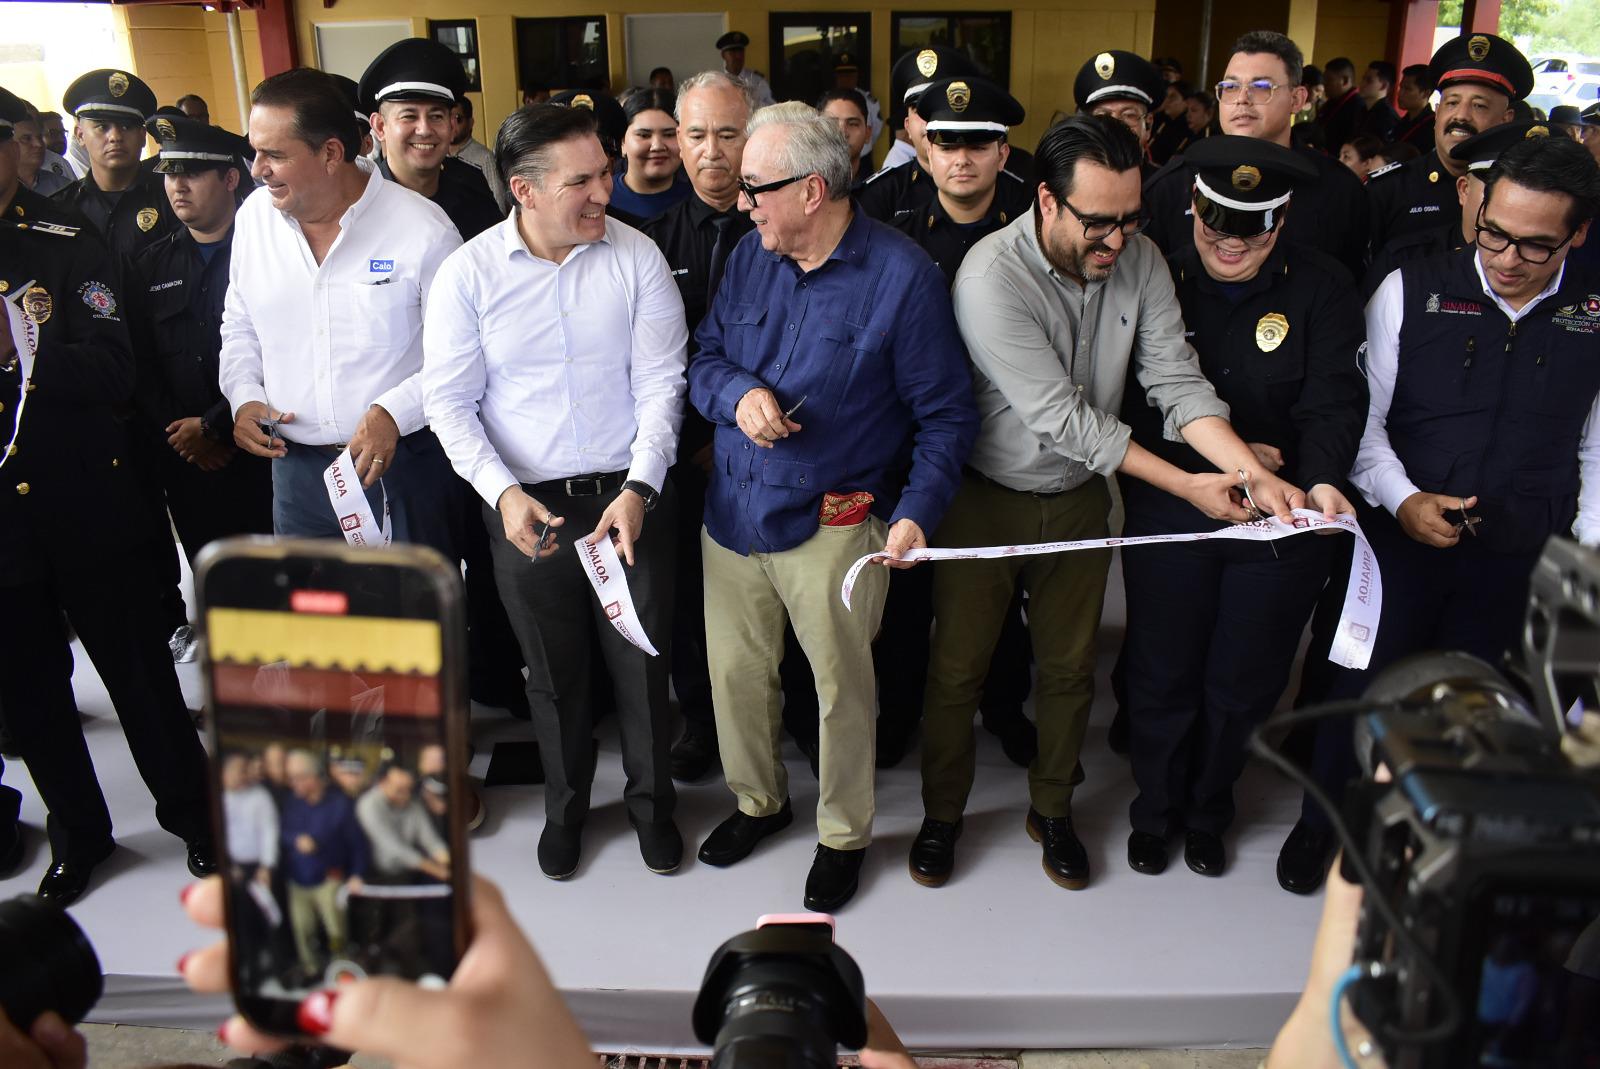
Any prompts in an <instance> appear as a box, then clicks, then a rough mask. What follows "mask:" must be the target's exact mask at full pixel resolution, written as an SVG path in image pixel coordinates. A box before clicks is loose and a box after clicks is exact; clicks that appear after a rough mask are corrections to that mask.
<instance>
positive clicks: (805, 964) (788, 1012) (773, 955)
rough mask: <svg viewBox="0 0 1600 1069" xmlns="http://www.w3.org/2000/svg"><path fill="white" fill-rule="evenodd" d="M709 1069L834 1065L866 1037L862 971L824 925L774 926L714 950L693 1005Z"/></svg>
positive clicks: (817, 1068)
mask: <svg viewBox="0 0 1600 1069" xmlns="http://www.w3.org/2000/svg"><path fill="white" fill-rule="evenodd" d="M694 1034H695V1037H696V1038H697V1039H699V1040H700V1042H702V1043H706V1044H709V1045H710V1046H711V1047H712V1049H713V1051H714V1053H713V1054H712V1058H711V1066H712V1069H834V1067H835V1066H837V1065H838V1060H839V1059H838V1048H839V1047H844V1048H846V1049H849V1050H859V1049H860V1048H861V1047H862V1046H863V1045H864V1044H865V1043H866V1041H867V992H866V987H865V984H864V983H863V981H862V979H861V970H860V968H858V967H857V966H856V963H855V961H854V960H853V959H852V958H851V957H850V955H849V954H847V953H845V952H844V951H843V950H841V949H840V948H839V947H838V946H836V945H834V942H833V929H832V928H831V927H830V926H829V925H828V924H823V923H817V924H808V923H798V924H774V925H770V926H767V927H761V928H756V929H754V930H753V931H748V932H744V933H743V934H741V935H736V936H734V937H733V938H732V939H730V940H728V941H727V942H726V943H723V944H722V946H720V947H718V948H717V952H716V953H715V954H713V955H712V956H711V962H710V964H709V965H707V966H706V975H705V980H704V981H703V982H702V983H701V985H700V994H699V996H698V997H697V998H696V999H695V1003H694Z"/></svg>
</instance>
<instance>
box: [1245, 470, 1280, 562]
mask: <svg viewBox="0 0 1600 1069" xmlns="http://www.w3.org/2000/svg"><path fill="white" fill-rule="evenodd" d="M1238 472H1239V493H1240V495H1241V496H1242V497H1243V498H1244V500H1243V501H1242V502H1241V504H1242V505H1243V507H1244V510H1245V511H1246V512H1248V513H1249V514H1250V521H1251V522H1252V523H1256V522H1259V521H1261V520H1264V519H1266V518H1267V517H1268V516H1270V515H1271V513H1269V512H1267V510H1265V509H1263V508H1262V507H1261V506H1260V505H1258V504H1256V499H1255V498H1254V497H1253V496H1251V493H1250V475H1249V473H1248V472H1246V471H1245V470H1244V469H1243V468H1239V469H1238ZM1267 546H1268V548H1270V549H1271V550H1272V555H1273V556H1274V557H1277V556H1278V547H1277V546H1276V545H1274V544H1273V543H1271V542H1268V543H1267Z"/></svg>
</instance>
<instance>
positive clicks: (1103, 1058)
mask: <svg viewBox="0 0 1600 1069" xmlns="http://www.w3.org/2000/svg"><path fill="white" fill-rule="evenodd" d="M82 1030H83V1033H84V1035H85V1036H86V1037H88V1040H89V1066H90V1069H150V1067H155V1066H172V1065H225V1064H226V1063H227V1061H228V1059H229V1058H230V1057H233V1055H232V1054H231V1053H230V1052H228V1051H225V1050H224V1049H223V1047H222V1045H221V1044H220V1043H218V1042H217V1038H216V1037H215V1036H213V1035H210V1034H208V1033H205V1032H187V1031H181V1030H179V1029H175V1028H138V1027H134V1026H132V1025H106V1024H88V1025H83V1026H82ZM1265 1054H1266V1052H1265V1051H1261V1050H1142V1051H1141V1050H1072V1051H1023V1052H1022V1055H1021V1059H1020V1060H1021V1065H1020V1067H1019V1069H1255V1067H1256V1065H1257V1064H1258V1063H1259V1062H1260V1060H1261V1058H1262V1057H1263V1056H1264V1055H1265ZM1010 1056H1011V1057H1015V1055H1014V1054H1011V1055H1010ZM354 1064H355V1066H356V1067H357V1069H384V1063H383V1062H381V1061H378V1060H376V1059H369V1058H361V1057H357V1058H356V1060H355V1063H354Z"/></svg>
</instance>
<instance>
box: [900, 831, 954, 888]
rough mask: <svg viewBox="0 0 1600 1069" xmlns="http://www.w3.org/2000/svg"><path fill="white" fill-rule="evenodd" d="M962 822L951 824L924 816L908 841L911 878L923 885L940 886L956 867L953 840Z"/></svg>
mask: <svg viewBox="0 0 1600 1069" xmlns="http://www.w3.org/2000/svg"><path fill="white" fill-rule="evenodd" d="M959 838H961V821H959V820H957V821H956V822H955V823H954V824H950V823H947V822H945V821H943V820H934V819H933V818H932V817H926V818H924V819H923V821H922V830H921V831H919V832H917V837H916V838H915V839H913V840H911V862H910V864H911V878H912V879H913V880H916V881H917V882H918V883H920V884H922V886H924V887H939V886H941V885H942V884H943V883H944V882H945V881H946V880H948V879H949V878H950V872H951V870H953V869H954V868H955V867H956V840H957V839H959Z"/></svg>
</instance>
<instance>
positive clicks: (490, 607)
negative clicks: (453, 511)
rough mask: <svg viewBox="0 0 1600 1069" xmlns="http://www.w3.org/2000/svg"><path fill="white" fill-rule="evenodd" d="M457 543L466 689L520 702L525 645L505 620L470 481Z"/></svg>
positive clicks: (492, 700) (482, 697) (491, 701)
mask: <svg viewBox="0 0 1600 1069" xmlns="http://www.w3.org/2000/svg"><path fill="white" fill-rule="evenodd" d="M463 485H466V484H463ZM494 523H495V526H496V528H497V529H498V528H500V526H501V525H500V515H499V513H495V514H494ZM458 544H459V546H460V552H461V562H462V563H463V564H465V565H466V574H465V576H464V582H465V584H466V588H467V673H468V678H467V683H468V691H469V693H470V694H471V695H472V697H473V698H475V699H477V700H478V701H481V702H483V703H484V704H485V705H495V706H502V707H503V706H505V705H507V704H508V703H512V702H518V701H520V700H521V699H522V697H523V692H524V691H525V689H526V687H527V682H526V680H524V679H523V678H522V665H523V660H522V648H521V647H520V646H519V645H517V636H516V635H515V634H514V633H513V632H512V630H511V621H510V620H508V619H507V618H506V610H505V606H504V605H502V604H500V589H499V587H498V586H496V585H495V578H494V556H493V554H491V553H490V551H489V529H488V525H487V524H485V523H484V512H483V501H482V500H481V499H480V498H479V497H478V495H477V493H475V492H474V491H473V490H472V488H471V486H470V485H466V492H465V493H464V494H462V495H461V537H460V539H459V540H458Z"/></svg>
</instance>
